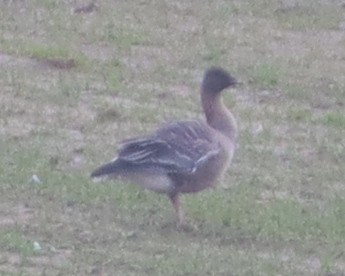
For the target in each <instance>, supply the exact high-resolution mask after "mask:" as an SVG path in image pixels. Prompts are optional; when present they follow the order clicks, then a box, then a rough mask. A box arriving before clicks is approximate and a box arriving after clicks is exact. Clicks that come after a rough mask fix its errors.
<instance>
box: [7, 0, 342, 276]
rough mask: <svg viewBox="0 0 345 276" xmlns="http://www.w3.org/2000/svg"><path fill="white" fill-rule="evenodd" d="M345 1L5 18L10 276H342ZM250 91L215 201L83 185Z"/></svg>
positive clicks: (159, 4)
mask: <svg viewBox="0 0 345 276" xmlns="http://www.w3.org/2000/svg"><path fill="white" fill-rule="evenodd" d="M344 13H345V2H342V1H336V0H328V1H327V0H304V1H287V0H282V1H273V0H258V1H250V0H238V1H237V0H234V1H226V0H215V1H196V0H188V1H182V0H176V1H146V0H136V1H111V0H105V1H97V2H95V3H90V2H84V1H78V0H73V1H72V0H66V1H54V0H33V1H24V0H23V1H20V0H6V1H1V3H0V33H1V36H0V87H1V91H0V149H1V150H0V274H1V275H345V261H344V260H345V249H344V248H345V183H344V179H345V172H344V164H345V112H344V104H345V74H344V72H345V47H344V45H345V17H344ZM211 65H219V66H222V67H224V68H226V69H228V70H229V71H230V72H231V73H232V74H233V75H234V76H236V77H237V78H238V79H239V80H240V81H242V82H243V85H242V86H241V87H238V88H237V89H234V90H230V91H227V92H226V95H225V103H226V105H227V106H229V108H231V110H232V111H233V113H234V114H235V116H236V118H237V120H238V124H239V127H240V131H241V133H240V138H239V144H238V149H237V151H236V154H235V158H234V161H233V164H232V166H231V169H230V170H229V171H228V173H227V174H226V176H225V178H224V179H223V180H222V181H220V183H218V185H217V187H216V188H215V189H210V190H208V191H205V192H202V193H199V194H198V195H188V196H184V197H183V206H184V209H185V210H186V212H187V215H188V220H189V222H190V224H191V225H193V226H194V228H193V230H192V231H179V230H177V229H176V227H175V224H174V223H175V216H174V211H173V208H172V206H171V205H170V203H169V200H168V199H167V198H166V197H164V196H162V195H158V194H154V193H150V192H147V191H144V190H142V189H140V188H139V187H136V186H133V185H128V184H124V183H119V182H107V183H103V184H100V183H97V184H96V183H93V182H92V181H91V180H90V178H89V174H90V172H91V171H92V169H94V168H95V167H97V166H98V165H100V164H101V163H102V162H104V161H107V160H110V159H112V158H114V156H115V154H116V150H117V148H118V142H119V141H121V140H122V139H124V138H128V137H131V136H133V135H139V134H143V133H147V132H149V131H151V130H154V128H155V127H156V126H157V125H158V124H159V123H162V122H167V121H171V120H176V119H183V118H186V117H187V118H193V117H201V116H202V114H201V108H200V104H199V93H198V91H199V85H200V80H201V78H202V74H203V72H204V70H205V69H206V68H207V67H209V66H211Z"/></svg>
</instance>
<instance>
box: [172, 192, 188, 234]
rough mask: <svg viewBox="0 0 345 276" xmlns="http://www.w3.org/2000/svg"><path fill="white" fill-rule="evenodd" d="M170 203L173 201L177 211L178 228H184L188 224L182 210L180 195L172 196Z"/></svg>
mask: <svg viewBox="0 0 345 276" xmlns="http://www.w3.org/2000/svg"><path fill="white" fill-rule="evenodd" d="M170 201H171V203H172V205H173V206H174V209H175V211H176V215H177V227H178V228H183V226H184V225H186V222H185V218H184V212H183V210H182V209H181V204H180V198H179V194H174V195H171V196H170Z"/></svg>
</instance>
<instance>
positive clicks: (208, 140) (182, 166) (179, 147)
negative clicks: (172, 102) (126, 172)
mask: <svg viewBox="0 0 345 276" xmlns="http://www.w3.org/2000/svg"><path fill="white" fill-rule="evenodd" d="M211 133H212V132H211V131H210V129H209V127H208V126H207V125H206V124H205V123H203V122H200V121H182V122H176V123H171V124H169V125H167V126H165V127H163V128H160V129H158V130H157V132H156V133H155V134H154V135H152V136H150V137H142V138H134V139H130V140H126V141H124V142H123V145H122V148H121V149H120V151H119V156H118V158H117V160H116V162H121V161H123V162H125V163H126V164H127V166H128V165H129V167H133V168H134V167H135V168H136V169H140V168H141V169H148V170H158V171H164V172H167V173H193V172H194V171H196V170H197V168H198V167H199V166H200V165H202V164H203V163H204V162H206V161H207V160H208V159H209V158H210V157H212V156H215V155H217V154H218V153H219V152H220V148H219V145H218V144H217V143H215V142H214V137H213V136H212V134H211Z"/></svg>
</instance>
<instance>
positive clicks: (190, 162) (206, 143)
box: [91, 67, 238, 228]
mask: <svg viewBox="0 0 345 276" xmlns="http://www.w3.org/2000/svg"><path fill="white" fill-rule="evenodd" d="M236 84H238V82H237V81H236V79H235V78H234V77H233V76H231V75H230V73H228V72H227V71H226V70H224V69H223V68H220V67H211V68H209V69H208V70H206V72H205V74H204V77H203V80H202V83H201V89H200V90H201V104H202V109H203V112H204V114H205V117H206V120H205V121H204V120H184V121H177V122H171V123H167V124H164V125H162V126H161V127H159V128H158V129H157V130H156V131H155V132H153V133H151V134H148V135H145V136H140V137H135V138H130V139H127V140H124V141H123V142H122V143H121V146H120V149H119V151H118V155H117V157H116V158H115V159H113V160H112V161H110V162H108V163H105V164H103V165H101V166H100V167H98V168H97V169H95V170H94V171H93V172H92V173H91V178H93V179H94V180H104V179H114V178H115V179H124V180H126V181H128V182H130V183H135V184H138V185H140V186H142V187H144V188H146V189H149V190H152V191H155V192H158V193H163V194H166V195H168V197H169V198H170V201H171V203H172V205H173V207H174V209H175V212H176V216H177V227H178V228H183V226H185V225H186V221H185V215H184V212H183V210H182V208H181V204H180V195H181V194H184V193H196V192H199V191H202V190H204V189H206V188H209V187H213V186H214V185H215V184H216V183H217V182H218V181H219V179H220V178H221V176H222V175H223V174H224V172H225V171H226V170H227V169H228V167H229V165H230V163H231V160H232V158H233V155H234V151H235V147H236V143H237V137H238V127H237V123H236V119H235V117H234V115H233V114H232V113H231V111H230V110H229V109H228V108H227V107H226V106H225V104H224V103H223V99H222V93H221V92H222V91H223V90H225V89H226V88H230V87H235V86H236Z"/></svg>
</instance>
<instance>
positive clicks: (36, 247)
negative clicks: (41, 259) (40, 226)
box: [33, 241, 42, 251]
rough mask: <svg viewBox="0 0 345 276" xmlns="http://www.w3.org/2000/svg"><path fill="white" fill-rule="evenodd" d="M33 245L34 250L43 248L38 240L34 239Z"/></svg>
mask: <svg viewBox="0 0 345 276" xmlns="http://www.w3.org/2000/svg"><path fill="white" fill-rule="evenodd" d="M33 246H34V251H41V250H42V247H41V245H40V244H39V243H38V242H37V241H34V244H33Z"/></svg>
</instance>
